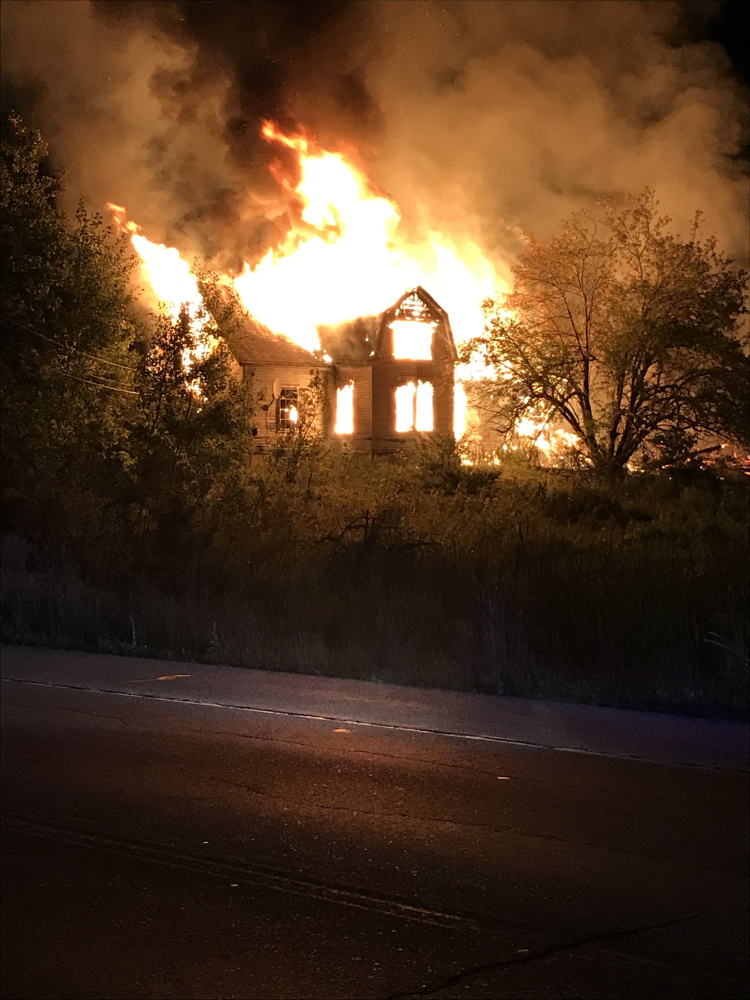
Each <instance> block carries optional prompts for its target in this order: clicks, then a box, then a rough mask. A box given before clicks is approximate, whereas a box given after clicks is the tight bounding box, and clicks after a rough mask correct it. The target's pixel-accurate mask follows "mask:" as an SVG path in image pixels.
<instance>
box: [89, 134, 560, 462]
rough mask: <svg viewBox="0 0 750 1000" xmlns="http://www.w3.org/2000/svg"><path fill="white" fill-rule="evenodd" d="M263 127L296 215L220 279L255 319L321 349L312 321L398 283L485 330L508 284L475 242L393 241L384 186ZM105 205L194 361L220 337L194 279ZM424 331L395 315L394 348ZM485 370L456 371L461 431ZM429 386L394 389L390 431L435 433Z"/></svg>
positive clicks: (353, 307)
mask: <svg viewBox="0 0 750 1000" xmlns="http://www.w3.org/2000/svg"><path fill="white" fill-rule="evenodd" d="M262 132H263V135H264V137H265V138H266V139H267V140H268V141H269V142H274V143H278V144H280V145H282V146H284V147H285V148H287V149H290V150H292V151H293V152H294V154H295V156H296V164H295V168H296V169H295V170H294V171H292V173H293V175H294V176H295V177H296V178H297V179H296V181H294V180H293V177H292V176H290V174H289V173H286V172H285V171H284V168H283V166H282V163H281V161H280V160H279V161H277V162H276V163H275V164H274V168H273V169H274V173H275V176H276V177H277V180H279V182H280V183H281V186H282V188H283V189H284V190H285V192H286V193H287V196H288V198H289V202H290V208H291V210H292V214H296V216H297V222H296V223H295V224H294V225H293V226H292V227H291V228H290V230H289V232H288V233H287V235H286V237H285V239H284V240H283V241H282V242H281V244H280V245H279V246H278V247H276V248H275V249H270V250H269V251H268V253H267V254H266V255H265V256H264V257H263V259H262V260H261V261H260V262H259V263H258V264H256V265H255V266H254V267H253V266H251V265H250V264H249V263H247V262H246V263H245V264H244V266H243V268H242V270H241V271H240V273H239V274H238V275H235V276H229V275H225V276H223V280H224V281H226V283H227V284H230V285H232V286H233V287H234V289H235V290H236V292H237V294H238V296H239V298H240V301H241V302H242V304H243V305H244V306H245V308H246V309H247V310H248V312H249V313H251V315H253V316H254V317H255V318H256V319H258V320H260V322H262V323H263V324H264V325H265V326H267V327H269V328H270V329H271V330H273V331H274V332H276V333H279V334H282V335H284V336H286V337H288V338H289V339H290V340H293V341H294V342H296V343H297V344H299V345H300V346H302V347H304V348H306V349H307V350H310V351H317V350H319V349H320V341H319V339H318V326H320V325H325V326H329V327H330V326H336V325H337V324H339V323H343V322H346V321H347V320H352V319H355V318H356V317H358V316H362V315H373V314H377V313H380V312H382V311H383V310H385V309H386V308H388V306H390V305H391V304H392V303H393V301H394V300H395V299H397V298H398V297H399V295H401V294H402V293H403V291H404V289H405V288H409V287H411V286H415V285H422V286H423V287H425V288H427V290H428V291H430V292H431V294H433V295H434V297H435V298H436V299H437V300H438V301H439V302H440V303H441V305H443V306H444V308H445V309H446V310H447V312H448V315H449V316H450V318H451V326H452V329H453V333H454V337H455V339H456V342H457V345H458V346H459V347H460V346H461V344H462V343H463V342H464V341H466V340H468V339H470V338H471V337H474V336H477V335H480V334H481V333H482V331H483V324H484V317H483V313H482V305H481V304H482V302H483V300H484V299H485V298H487V297H488V296H497V295H498V294H503V292H504V290H505V289H504V287H503V283H502V282H501V280H500V279H499V277H498V275H497V273H496V271H495V269H494V268H493V266H492V264H491V263H490V262H489V261H488V260H487V259H486V257H485V256H484V255H483V254H482V253H481V251H480V250H479V248H478V247H477V246H476V245H475V244H473V243H471V242H468V241H466V242H464V244H463V245H462V246H461V248H460V251H459V250H458V249H456V245H455V244H453V245H451V244H450V243H449V241H448V240H446V239H444V238H442V237H440V236H439V235H436V234H431V236H430V238H429V239H427V240H425V241H423V242H422V243H419V244H413V243H412V244H409V243H407V242H405V241H401V240H399V235H398V224H399V221H400V214H399V211H398V207H397V206H396V204H395V202H393V201H392V200H391V199H390V198H388V197H386V196H385V195H384V194H382V193H379V192H378V191H377V190H376V189H375V188H374V186H373V185H372V184H371V183H370V182H369V180H368V179H367V177H366V176H365V175H364V174H363V173H362V172H361V171H360V170H359V169H358V168H357V167H356V166H354V164H353V163H351V162H348V161H347V159H346V158H345V157H344V156H343V155H341V154H340V153H331V152H328V151H326V150H322V149H319V148H318V147H317V146H316V144H315V142H314V141H313V140H312V139H310V138H309V137H307V136H305V135H303V134H297V135H285V134H284V133H283V132H282V131H281V130H280V129H279V128H278V127H277V126H276V125H275V124H274V123H273V122H265V123H264V125H263V129H262ZM108 207H109V208H110V210H111V211H112V212H113V214H114V217H115V219H116V221H117V223H118V225H119V226H120V227H121V228H122V229H123V230H125V231H127V232H129V233H130V238H131V242H132V244H133V247H134V248H135V250H136V251H137V253H138V255H139V256H140V258H141V261H142V276H143V278H144V279H145V280H146V281H147V282H148V284H149V285H150V287H151V289H152V292H153V296H154V297H155V298H157V299H158V300H159V301H161V302H164V303H165V304H166V305H167V307H168V309H169V310H170V312H171V314H172V315H173V316H174V317H176V316H177V315H178V314H179V312H180V310H181V309H182V308H185V307H186V308H187V309H188V313H189V315H190V317H191V319H192V321H193V324H194V332H195V333H196V344H197V347H196V349H195V352H194V356H190V357H188V358H186V367H188V366H189V364H191V363H192V362H193V360H194V357H203V356H205V354H206V353H207V352H208V351H210V350H212V349H213V346H214V345H215V343H216V341H215V340H214V338H213V335H212V331H211V329H210V327H208V326H206V311H205V308H204V305H203V300H202V298H201V294H200V291H199V289H198V284H197V282H196V280H195V277H194V276H193V274H192V273H191V271H190V267H189V265H188V263H187V261H185V260H184V259H183V258H182V257H181V256H180V254H179V251H178V250H177V249H176V248H174V247H167V246H165V245H164V244H158V243H154V242H152V241H150V240H148V239H147V238H146V237H145V236H144V235H143V234H142V233H141V231H140V227H139V226H138V225H137V224H136V223H135V222H133V221H129V220H127V217H126V211H125V208H124V207H122V206H119V205H114V204H111V203H110V204H109V206H108ZM498 286H500V287H498ZM402 327H408V328H409V329H402ZM422 327H426V328H427V329H426V330H423V329H422ZM431 334H432V329H431V327H430V325H429V324H420V323H401V324H399V323H398V322H397V323H394V345H395V347H396V355H397V356H398V357H401V358H408V357H413V358H415V359H420V358H424V357H429V356H430V354H429V343H430V339H431ZM477 365H479V368H478V367H477ZM481 368H483V366H482V364H481V362H474V363H473V364H472V365H470V366H467V365H463V366H458V368H457V375H456V386H455V419H454V431H455V435H456V438H457V439H459V438H461V437H462V435H463V434H464V432H465V431H466V428H467V398H466V392H465V390H464V387H463V384H462V383H463V381H465V380H471V379H473V378H478V377H482V376H483V375H485V374H486V371H485V370H479V369H481ZM431 390H432V386H431V385H429V384H428V383H425V384H422V383H421V382H420V383H418V384H416V385H415V384H414V383H409V384H408V385H405V386H402V387H400V389H399V390H398V391H397V394H396V396H397V398H396V413H397V430H402V431H404V430H411V429H414V430H418V431H429V430H431V429H432V395H431ZM339 395H340V397H341V399H340V403H341V404H342V405H341V413H340V417H339V418H338V420H337V426H336V431H337V432H338V433H343V434H346V433H351V422H352V414H351V412H350V411H351V386H348V387H345V388H344V389H343V390H341V391H340V393H339ZM517 433H518V434H519V435H520V436H523V437H529V438H531V439H532V440H533V441H535V442H536V443H537V444H538V446H539V447H540V448H541V450H543V451H545V452H547V453H549V451H551V450H552V449H553V448H554V446H555V444H556V443H557V441H556V439H555V440H554V441H553V438H552V437H550V433H549V430H548V428H547V425H546V421H543V420H542V421H538V422H534V421H530V420H528V419H527V420H526V421H524V422H523V426H521V425H519V427H518V428H517ZM560 443H563V442H562V441H561V442H560ZM564 443H565V444H568V443H569V442H568V441H567V437H566V441H565V442H564Z"/></svg>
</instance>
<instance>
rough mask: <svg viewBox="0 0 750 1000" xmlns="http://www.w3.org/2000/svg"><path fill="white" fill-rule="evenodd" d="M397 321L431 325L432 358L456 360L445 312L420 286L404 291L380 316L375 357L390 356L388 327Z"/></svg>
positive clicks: (390, 340)
mask: <svg viewBox="0 0 750 1000" xmlns="http://www.w3.org/2000/svg"><path fill="white" fill-rule="evenodd" d="M398 321H406V322H413V323H429V324H431V325H432V326H433V327H434V331H435V332H434V334H433V359H434V360H439V359H446V360H451V361H456V360H457V359H458V353H457V351H456V345H455V343H454V341H453V331H452V330H451V323H450V319H449V318H448V313H447V312H446V311H445V309H443V307H442V306H441V305H440V304H439V303H438V302H437V301H436V300H435V299H433V297H432V296H431V295H430V293H429V292H428V291H427V290H426V289H424V288H422V286H421V285H416V286H415V287H414V288H410V289H409V290H408V291H406V292H404V294H403V295H402V296H401V298H400V299H398V300H397V301H396V302H394V304H393V305H392V306H391V307H390V309H386V310H385V312H384V313H383V314H382V316H381V319H380V327H379V330H378V335H377V339H376V341H375V351H374V355H375V357H376V358H380V359H383V358H388V357H392V343H393V340H392V336H391V324H392V323H394V322H398Z"/></svg>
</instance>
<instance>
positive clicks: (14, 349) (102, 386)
mask: <svg viewBox="0 0 750 1000" xmlns="http://www.w3.org/2000/svg"><path fill="white" fill-rule="evenodd" d="M45 339H47V338H45ZM3 350H6V351H7V350H9V351H11V352H12V353H13V354H15V355H16V357H18V358H20V359H21V360H22V361H25V360H26V358H25V357H24V355H23V354H22V353H21V351H19V350H18V348H17V347H15V346H14V345H13V344H5V345H4V347H3ZM52 371H54V372H55V373H56V374H57V375H64V376H65V377H66V378H74V379H76V381H78V382H85V383H86V385H93V386H95V387H96V388H97V389H110V390H111V391H112V392H123V393H125V394H126V395H128V396H138V395H140V393H138V392H135V391H133V390H132V389H123V388H122V386H119V385H107V384H106V383H104V382H94V381H92V380H91V379H87V378H81V377H80V375H73V373H72V372H66V371H63V370H62V368H53V369H52ZM107 377H108V376H106V375H104V376H102V378H107Z"/></svg>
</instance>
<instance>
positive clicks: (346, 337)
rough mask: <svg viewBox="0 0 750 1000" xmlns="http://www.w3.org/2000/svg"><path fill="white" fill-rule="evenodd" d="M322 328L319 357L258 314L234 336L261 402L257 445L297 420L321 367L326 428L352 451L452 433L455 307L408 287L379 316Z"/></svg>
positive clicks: (386, 448) (389, 448) (377, 450)
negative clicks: (271, 327) (276, 330)
mask: <svg viewBox="0 0 750 1000" xmlns="http://www.w3.org/2000/svg"><path fill="white" fill-rule="evenodd" d="M319 332H320V339H321V345H322V351H321V352H320V354H319V355H318V354H317V353H316V354H312V353H311V352H309V351H307V350H305V349H304V348H303V347H300V346H298V345H297V344H295V343H293V342H292V341H290V340H288V339H287V338H286V337H282V336H278V335H276V334H273V333H271V331H269V330H268V329H266V328H265V327H263V326H262V325H261V324H259V323H257V322H255V321H254V320H252V319H251V320H250V321H249V322H248V323H247V324H245V326H244V327H243V329H242V330H241V331H239V332H238V333H237V334H235V335H234V336H233V337H232V339H231V343H230V346H231V348H232V351H233V353H234V357H235V359H236V361H237V364H238V366H239V367H240V368H241V369H242V375H243V377H244V378H247V379H251V380H252V387H253V396H254V397H255V399H256V401H257V402H256V408H255V417H254V421H255V427H254V433H255V436H256V440H257V443H258V449H259V451H263V450H265V449H266V448H267V447H269V446H270V445H271V444H272V443H273V441H274V440H275V438H276V436H277V435H278V434H279V433H282V432H283V431H285V430H287V429H289V428H290V427H292V426H293V425H294V423H295V422H296V420H297V412H298V411H297V407H298V402H299V400H300V394H301V393H302V392H303V391H304V389H305V388H306V387H307V386H308V385H309V384H310V381H311V378H312V376H313V375H314V374H317V376H318V379H319V382H320V386H321V390H322V393H323V396H324V399H325V400H326V405H325V406H324V408H323V410H324V412H323V414H321V416H320V417H319V419H320V420H321V429H322V431H323V434H324V435H325V437H326V438H328V439H330V440H331V441H338V442H341V444H342V445H343V446H346V447H348V448H350V449H351V450H353V451H361V452H367V453H369V454H373V455H378V454H387V453H389V452H394V451H398V450H400V449H403V448H404V447H407V446H408V445H409V443H410V442H413V441H414V440H416V437H417V435H418V434H429V433H433V434H440V435H452V434H453V379H454V367H455V364H456V361H457V354H456V346H455V343H454V341H453V333H452V331H451V325H450V320H449V319H448V314H447V313H446V312H445V310H444V309H443V308H442V307H441V306H440V305H438V303H437V302H436V301H435V299H433V298H432V296H431V295H430V294H429V293H428V292H426V291H425V290H424V288H422V287H421V286H418V287H416V288H412V289H410V290H409V291H407V292H406V293H405V294H404V295H402V296H401V298H400V299H399V300H398V301H397V302H396V303H394V305H392V306H391V308H390V309H386V311H385V312H384V313H382V314H381V315H380V316H366V317H361V318H359V319H356V320H353V321H351V322H349V323H344V324H341V325H339V326H336V327H331V328H325V327H323V328H319Z"/></svg>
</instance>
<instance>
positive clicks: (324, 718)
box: [0, 677, 750, 774]
mask: <svg viewBox="0 0 750 1000" xmlns="http://www.w3.org/2000/svg"><path fill="white" fill-rule="evenodd" d="M0 680H2V681H3V682H8V683H11V684H28V685H30V686H34V687H48V688H58V689H60V690H65V691H85V692H87V693H88V694H104V695H112V696H113V697H116V698H136V699H138V698H140V699H143V700H147V701H161V702H166V703H168V704H177V705H195V706H198V707H203V708H224V709H230V710H231V711H234V712H250V713H253V714H255V715H279V716H283V717H286V718H290V719H307V720H309V721H311V722H338V723H341V724H344V725H348V726H363V727H367V728H370V729H386V730H391V731H394V732H399V733H421V734H423V735H427V736H446V737H448V738H449V739H454V740H470V741H474V742H477V743H500V744H503V745H506V746H517V747H530V748H533V749H537V750H556V751H559V752H560V753H572V754H581V755H582V756H587V757H608V758H611V759H614V760H634V761H635V760H637V761H641V762H642V763H644V764H662V765H664V766H666V767H690V768H695V769H696V770H700V771H734V772H738V773H743V774H744V773H746V772H747V771H748V770H750V768H748V767H747V766H744V765H737V766H731V765H730V766H722V765H721V764H696V763H694V762H689V761H674V760H671V761H670V760H659V759H658V758H656V757H642V756H639V755H638V754H626V753H616V752H615V751H613V750H591V749H588V748H586V747H566V746H559V745H557V744H555V743H534V742H532V741H530V740H513V739H510V738H509V737H506V736H487V735H486V734H474V733H451V732H449V731H448V730H445V729H429V728H427V727H420V726H404V725H398V724H397V723H390V722H364V721H360V720H358V719H347V718H344V717H342V716H339V715H311V714H308V713H307V712H294V711H289V710H284V709H280V708H257V707H255V706H252V705H232V704H229V703H228V702H221V701H198V700H197V699H195V698H169V697H166V696H164V695H158V694H139V693H138V692H136V691H113V690H108V689H107V688H90V687H83V685H80V684H58V683H55V682H54V681H32V680H28V679H26V678H21V677H2V678H0Z"/></svg>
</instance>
